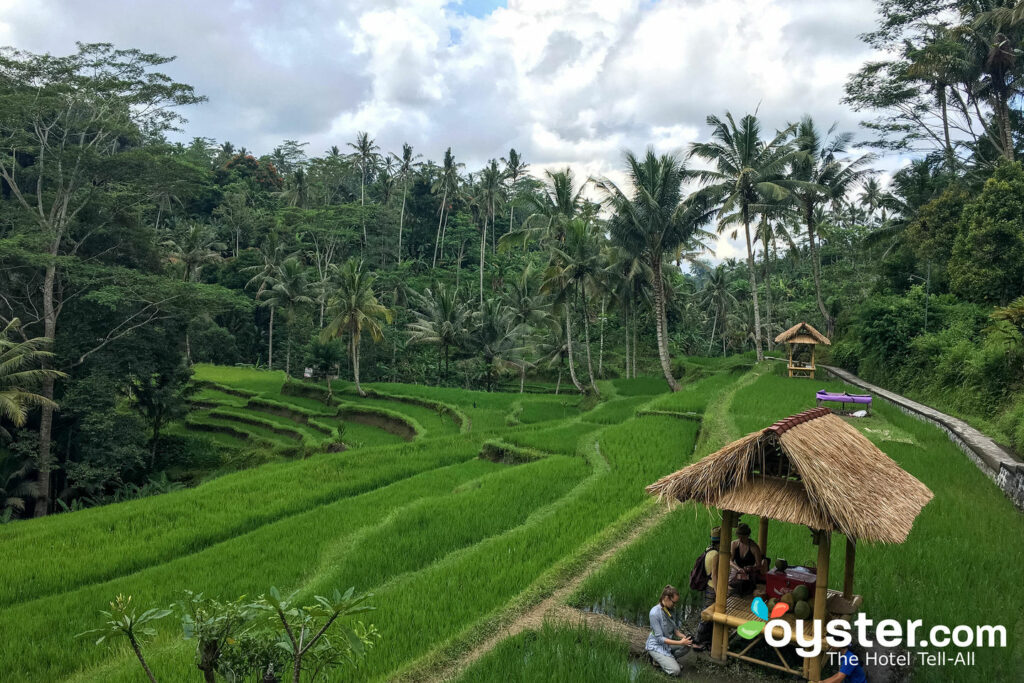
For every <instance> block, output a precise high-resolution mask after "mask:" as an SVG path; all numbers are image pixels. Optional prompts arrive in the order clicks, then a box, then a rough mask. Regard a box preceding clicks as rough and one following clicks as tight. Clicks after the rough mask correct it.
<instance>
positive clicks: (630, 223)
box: [597, 149, 709, 391]
mask: <svg viewBox="0 0 1024 683" xmlns="http://www.w3.org/2000/svg"><path fill="white" fill-rule="evenodd" d="M625 161H626V176H627V178H628V179H629V182H630V186H631V188H632V192H631V193H630V194H628V195H627V194H626V192H625V191H623V190H622V189H620V188H619V187H618V186H617V185H616V184H615V183H614V182H612V181H611V180H609V179H608V178H604V179H602V180H599V181H597V187H598V189H599V191H600V192H601V193H602V194H603V195H604V198H605V203H606V204H607V206H608V207H609V208H610V209H611V210H612V212H613V216H612V220H611V223H610V228H611V234H612V239H613V240H615V242H617V243H618V244H620V245H621V246H623V247H624V248H625V249H626V250H627V251H628V252H629V253H630V254H633V255H637V256H642V257H644V258H646V260H647V264H648V266H649V267H650V269H651V280H652V282H651V285H652V288H653V290H654V319H655V330H656V333H657V337H658V357H659V359H660V361H661V370H662V372H663V373H664V375H665V381H667V382H668V385H669V388H671V390H672V391H679V390H680V389H681V388H682V387H681V386H680V384H679V382H677V381H676V379H675V377H673V376H672V361H671V358H670V356H669V350H668V317H667V314H666V312H665V308H666V307H665V302H666V298H665V284H664V274H663V270H662V265H663V263H664V261H665V256H666V254H668V253H671V252H672V251H673V250H674V249H676V248H677V247H678V246H679V245H683V244H688V243H689V242H690V241H691V240H692V238H693V237H694V235H696V233H697V232H698V230H699V229H700V226H701V225H702V224H703V223H704V222H706V221H707V219H708V215H709V213H708V211H707V208H706V202H705V201H704V199H703V197H700V196H695V197H694V198H693V199H692V201H686V202H683V201H682V190H681V187H682V182H683V179H684V178H685V177H686V175H687V171H686V166H685V164H684V163H683V162H682V160H680V159H679V158H677V157H675V156H672V155H668V154H663V155H661V156H658V155H657V154H655V153H654V150H653V149H648V150H647V153H646V154H645V155H644V156H643V158H637V157H636V156H635V155H634V154H633V153H632V152H627V153H626V156H625Z"/></svg>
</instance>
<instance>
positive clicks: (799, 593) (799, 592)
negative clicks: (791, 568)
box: [793, 584, 811, 601]
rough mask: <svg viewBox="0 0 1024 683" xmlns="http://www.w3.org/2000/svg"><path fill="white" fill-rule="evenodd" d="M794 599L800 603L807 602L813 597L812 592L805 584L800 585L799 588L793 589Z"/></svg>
mask: <svg viewBox="0 0 1024 683" xmlns="http://www.w3.org/2000/svg"><path fill="white" fill-rule="evenodd" d="M793 597H794V598H796V599H797V600H798V601H799V600H807V599H808V598H809V597H811V591H810V589H809V588H808V587H807V586H805V585H804V584H800V585H799V586H797V587H796V588H794V589H793Z"/></svg>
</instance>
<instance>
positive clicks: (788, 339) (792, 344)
mask: <svg viewBox="0 0 1024 683" xmlns="http://www.w3.org/2000/svg"><path fill="white" fill-rule="evenodd" d="M775 343H776V344H788V345H789V366H788V369H789V376H790V377H810V378H811V379H814V370H815V366H814V347H815V346H816V345H818V344H824V345H825V346H831V345H832V342H830V341H829V340H828V337H826V336H825V335H823V334H822V333H821V332H818V331H817V330H816V329H814V327H813V326H811V325H808V324H807V323H797V324H796V325H793V327H791V328H789V329H788V330H786V331H785V332H783V333H782V334H780V335H779V336H777V337H776V338H775ZM800 346H803V347H804V348H803V349H802V350H801V349H800V348H799V347H800ZM808 347H810V350H811V352H810V356H811V357H810V359H809V360H808V359H807V357H806V353H807V348H808ZM801 353H803V354H804V356H803V357H802V358H801V357H800V354H801Z"/></svg>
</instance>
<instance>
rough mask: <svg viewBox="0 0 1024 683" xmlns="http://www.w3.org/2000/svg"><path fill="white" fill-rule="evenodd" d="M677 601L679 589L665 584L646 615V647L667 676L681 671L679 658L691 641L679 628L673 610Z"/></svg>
mask: <svg viewBox="0 0 1024 683" xmlns="http://www.w3.org/2000/svg"><path fill="white" fill-rule="evenodd" d="M677 602H679V591H677V590H676V589H675V588H673V587H672V586H665V589H664V590H662V591H661V600H659V601H658V604H657V605H655V606H654V607H652V608H651V612H650V614H649V615H648V617H649V619H650V622H651V634H650V635H649V636H647V645H646V649H647V652H648V654H650V655H651V659H653V660H654V661H655V662H656V663H657V664H658V666H660V667H661V669H662V671H664V672H665V673H667V674H668V675H669V676H678V675H679V674H680V672H681V671H682V668H681V667H680V666H679V660H681V659H682V658H683V656H685V655H686V653H687V652H689V650H688V649H686V648H688V647H689V646H691V645H693V641H692V640H690V639H689V638H687V637H686V636H684V635H683V632H682V631H680V630H679V620H678V619H677V618H676V614H675V612H674V609H675V606H676V603H677Z"/></svg>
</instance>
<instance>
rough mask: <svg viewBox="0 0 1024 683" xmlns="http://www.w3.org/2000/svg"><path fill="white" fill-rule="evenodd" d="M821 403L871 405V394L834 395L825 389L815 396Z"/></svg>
mask: <svg viewBox="0 0 1024 683" xmlns="http://www.w3.org/2000/svg"><path fill="white" fill-rule="evenodd" d="M814 397H815V398H817V399H818V400H819V401H835V402H837V403H866V404H867V405H871V395H870V394H834V393H831V392H828V391H825V390H824V389H821V390H819V391H818V393H817V394H815V395H814Z"/></svg>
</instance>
